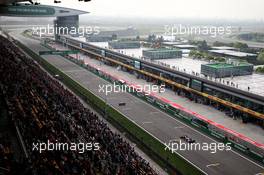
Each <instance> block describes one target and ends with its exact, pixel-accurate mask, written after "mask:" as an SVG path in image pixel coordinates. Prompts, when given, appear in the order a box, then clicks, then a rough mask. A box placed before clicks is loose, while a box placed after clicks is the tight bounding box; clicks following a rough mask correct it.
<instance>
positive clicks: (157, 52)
mask: <svg viewBox="0 0 264 175" xmlns="http://www.w3.org/2000/svg"><path fill="white" fill-rule="evenodd" d="M143 57H145V58H148V59H153V60H158V59H170V58H182V51H181V50H179V49H152V50H143Z"/></svg>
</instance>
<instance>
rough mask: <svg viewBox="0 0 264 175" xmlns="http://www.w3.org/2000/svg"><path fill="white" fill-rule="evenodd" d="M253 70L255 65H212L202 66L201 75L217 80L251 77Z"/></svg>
mask: <svg viewBox="0 0 264 175" xmlns="http://www.w3.org/2000/svg"><path fill="white" fill-rule="evenodd" d="M253 68H254V66H253V64H248V63H237V64H227V63H210V64H202V65H201V74H203V75H206V76H210V77H215V78H223V77H231V76H241V75H251V74H252V73H253Z"/></svg>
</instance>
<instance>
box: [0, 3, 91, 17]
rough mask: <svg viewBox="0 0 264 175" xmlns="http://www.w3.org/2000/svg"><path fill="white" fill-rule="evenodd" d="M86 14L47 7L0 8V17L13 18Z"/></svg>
mask: <svg viewBox="0 0 264 175" xmlns="http://www.w3.org/2000/svg"><path fill="white" fill-rule="evenodd" d="M86 13H88V12H85V11H81V10H75V9H70V8H65V7H56V6H48V5H26V4H19V5H7V6H0V16H14V17H61V16H74V15H81V14H86Z"/></svg>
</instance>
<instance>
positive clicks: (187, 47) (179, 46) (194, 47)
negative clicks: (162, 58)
mask: <svg viewBox="0 0 264 175" xmlns="http://www.w3.org/2000/svg"><path fill="white" fill-rule="evenodd" d="M174 47H176V48H178V49H196V48H197V46H195V45H190V44H178V45H174Z"/></svg>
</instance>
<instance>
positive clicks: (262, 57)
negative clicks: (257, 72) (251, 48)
mask: <svg viewBox="0 0 264 175" xmlns="http://www.w3.org/2000/svg"><path fill="white" fill-rule="evenodd" d="M257 60H258V61H260V62H261V63H264V50H262V51H261V52H260V54H259V55H258V58H257Z"/></svg>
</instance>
